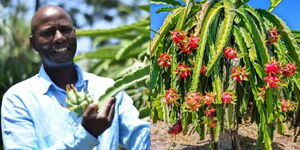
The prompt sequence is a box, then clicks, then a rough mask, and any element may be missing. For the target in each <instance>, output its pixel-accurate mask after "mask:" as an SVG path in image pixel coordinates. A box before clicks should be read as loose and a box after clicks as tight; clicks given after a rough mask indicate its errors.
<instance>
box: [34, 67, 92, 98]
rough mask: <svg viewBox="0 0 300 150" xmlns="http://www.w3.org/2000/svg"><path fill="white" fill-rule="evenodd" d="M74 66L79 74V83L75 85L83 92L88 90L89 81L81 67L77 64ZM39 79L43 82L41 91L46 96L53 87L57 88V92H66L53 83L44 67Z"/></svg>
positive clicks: (41, 69)
mask: <svg viewBox="0 0 300 150" xmlns="http://www.w3.org/2000/svg"><path fill="white" fill-rule="evenodd" d="M74 66H75V70H76V73H77V81H76V83H75V87H76V88H77V89H78V90H79V91H81V90H82V89H84V90H86V89H87V84H88V80H87V79H84V75H83V71H82V70H81V69H80V67H79V66H78V65H77V64H75V63H74ZM38 77H39V79H40V80H41V82H40V84H41V85H42V86H41V89H40V90H41V92H42V93H43V94H46V93H47V92H48V91H49V90H50V88H51V87H53V88H55V89H56V90H61V91H63V92H65V90H63V89H61V88H60V87H58V86H57V85H55V83H53V82H52V80H51V79H50V77H49V76H48V74H47V72H46V71H45V68H44V66H43V65H42V66H41V68H40V71H39V73H38Z"/></svg>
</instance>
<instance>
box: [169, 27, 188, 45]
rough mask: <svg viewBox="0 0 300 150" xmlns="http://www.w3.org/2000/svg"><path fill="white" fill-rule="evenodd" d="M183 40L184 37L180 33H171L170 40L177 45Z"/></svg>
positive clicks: (176, 31)
mask: <svg viewBox="0 0 300 150" xmlns="http://www.w3.org/2000/svg"><path fill="white" fill-rule="evenodd" d="M184 39H185V35H184V33H183V32H182V31H178V30H175V31H171V40H173V41H174V43H176V44H179V43H180V42H181V41H183V40H184Z"/></svg>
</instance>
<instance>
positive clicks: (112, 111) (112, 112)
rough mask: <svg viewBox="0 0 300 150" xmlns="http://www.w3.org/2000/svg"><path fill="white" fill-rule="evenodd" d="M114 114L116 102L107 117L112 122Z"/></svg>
mask: <svg viewBox="0 0 300 150" xmlns="http://www.w3.org/2000/svg"><path fill="white" fill-rule="evenodd" d="M114 115H115V103H114V104H113V105H112V106H111V109H110V111H109V114H108V117H107V118H108V121H109V122H111V121H112V120H113V119H114Z"/></svg>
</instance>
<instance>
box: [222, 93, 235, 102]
mask: <svg viewBox="0 0 300 150" xmlns="http://www.w3.org/2000/svg"><path fill="white" fill-rule="evenodd" d="M234 99H235V96H234V94H233V93H232V92H222V98H221V100H222V102H223V104H229V103H231V102H233V100H234Z"/></svg>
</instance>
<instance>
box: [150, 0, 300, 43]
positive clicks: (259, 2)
mask: <svg viewBox="0 0 300 150" xmlns="http://www.w3.org/2000/svg"><path fill="white" fill-rule="evenodd" d="M299 2H300V1H299V0H282V2H281V3H280V4H279V5H278V6H277V7H276V8H275V9H274V10H273V13H274V14H276V15H277V16H279V17H280V18H281V19H282V20H283V21H285V22H286V24H287V26H288V27H289V28H290V29H293V30H300V16H299V15H300V4H299ZM247 4H249V5H250V6H252V7H254V8H260V9H268V8H269V6H270V0H250V1H249V2H248V3H247ZM165 6H166V5H161V4H151V5H150V10H151V25H150V27H151V29H152V30H154V31H158V30H159V28H160V26H161V25H162V24H163V21H164V19H165V17H166V16H167V15H168V13H169V12H162V13H156V10H158V9H159V8H161V7H165ZM154 36H155V34H154V33H153V32H151V35H150V37H151V38H153V37H154Z"/></svg>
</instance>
